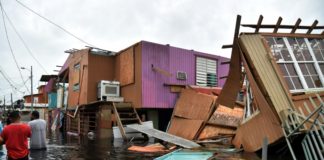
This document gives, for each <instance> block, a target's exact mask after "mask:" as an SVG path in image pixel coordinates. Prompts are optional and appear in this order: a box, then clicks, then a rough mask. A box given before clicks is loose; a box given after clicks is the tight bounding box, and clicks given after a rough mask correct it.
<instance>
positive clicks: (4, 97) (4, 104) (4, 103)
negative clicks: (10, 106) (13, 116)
mask: <svg viewBox="0 0 324 160" xmlns="http://www.w3.org/2000/svg"><path fill="white" fill-rule="evenodd" d="M3 113H6V96H3Z"/></svg>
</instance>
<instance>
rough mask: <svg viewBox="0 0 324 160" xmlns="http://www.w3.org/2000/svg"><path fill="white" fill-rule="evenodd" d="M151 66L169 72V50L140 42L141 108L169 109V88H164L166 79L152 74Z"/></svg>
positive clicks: (160, 75)
mask: <svg viewBox="0 0 324 160" xmlns="http://www.w3.org/2000/svg"><path fill="white" fill-rule="evenodd" d="M152 65H154V67H158V68H160V69H162V70H165V71H168V70H169V48H168V47H166V46H163V45H157V44H152V43H147V42H142V94H143V96H142V105H143V108H169V107H170V106H169V105H170V96H169V93H168V92H169V88H168V87H166V86H164V85H163V84H164V83H167V82H168V77H167V76H165V75H163V74H160V73H157V72H154V71H153V70H152Z"/></svg>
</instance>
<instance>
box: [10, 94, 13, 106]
mask: <svg viewBox="0 0 324 160" xmlns="http://www.w3.org/2000/svg"><path fill="white" fill-rule="evenodd" d="M10 97H11V100H10V101H11V109H13V102H12V93H10Z"/></svg>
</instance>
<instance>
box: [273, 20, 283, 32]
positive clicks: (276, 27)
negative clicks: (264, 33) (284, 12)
mask: <svg viewBox="0 0 324 160" xmlns="http://www.w3.org/2000/svg"><path fill="white" fill-rule="evenodd" d="M281 22H282V18H281V17H279V18H278V21H277V23H276V26H275V28H274V30H273V33H277V32H278V29H279V26H280V24H281Z"/></svg>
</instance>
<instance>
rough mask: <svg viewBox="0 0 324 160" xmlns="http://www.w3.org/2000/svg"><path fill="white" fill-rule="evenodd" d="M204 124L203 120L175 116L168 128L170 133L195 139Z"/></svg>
mask: <svg viewBox="0 0 324 160" xmlns="http://www.w3.org/2000/svg"><path fill="white" fill-rule="evenodd" d="M202 124H203V120H192V119H184V118H179V117H173V118H172V124H170V126H169V129H168V133H170V134H172V135H176V136H179V137H182V138H185V139H189V140H194V138H195V136H196V135H197V134H198V131H199V129H200V128H201V126H202Z"/></svg>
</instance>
